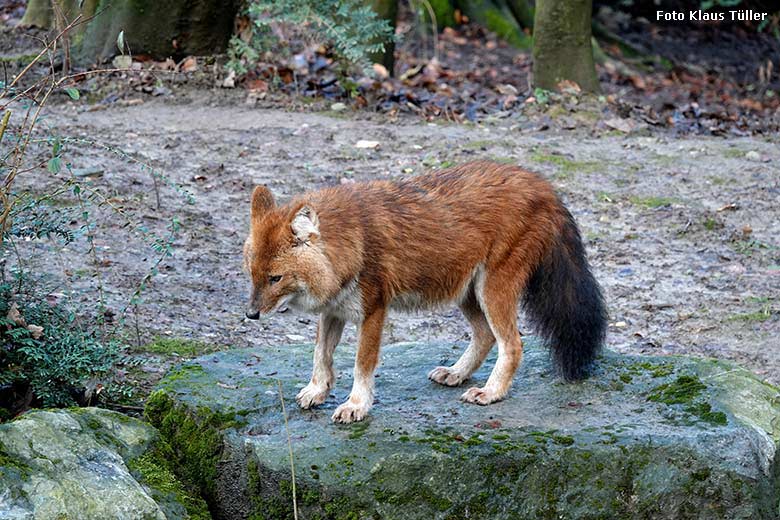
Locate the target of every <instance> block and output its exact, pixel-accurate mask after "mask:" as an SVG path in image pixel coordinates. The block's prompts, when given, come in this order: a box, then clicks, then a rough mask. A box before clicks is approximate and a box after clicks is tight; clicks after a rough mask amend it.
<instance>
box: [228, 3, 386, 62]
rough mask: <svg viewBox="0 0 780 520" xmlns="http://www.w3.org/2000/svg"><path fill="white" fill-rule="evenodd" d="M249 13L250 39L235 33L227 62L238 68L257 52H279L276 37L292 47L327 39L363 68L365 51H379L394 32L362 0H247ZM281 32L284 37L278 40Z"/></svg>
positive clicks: (345, 59) (347, 59)
mask: <svg viewBox="0 0 780 520" xmlns="http://www.w3.org/2000/svg"><path fill="white" fill-rule="evenodd" d="M248 14H249V16H250V18H251V19H252V22H253V24H254V31H253V32H252V36H251V38H250V39H249V42H245V41H244V40H241V39H239V38H234V40H233V42H232V45H231V51H230V57H231V60H230V66H231V67H232V68H233V69H234V70H235V71H236V72H239V73H241V72H245V71H246V68H245V65H244V63H245V62H252V61H254V60H255V59H257V56H258V54H257V53H258V52H265V51H270V50H272V49H273V50H274V52H279V51H280V47H279V43H283V44H285V45H287V46H288V50H292V51H293V52H297V51H300V50H302V49H301V48H300V47H302V42H303V41H307V40H308V41H309V42H316V43H319V44H326V45H329V46H330V47H331V50H332V52H333V54H334V56H335V57H336V58H337V59H338V60H339V61H340V62H342V64H344V65H345V66H348V65H357V66H359V67H361V68H363V69H364V70H368V69H370V66H371V63H370V60H369V56H370V55H372V54H374V53H379V52H383V51H384V42H386V41H389V40H390V38H392V36H393V31H392V28H391V27H390V24H388V23H387V21H386V20H381V19H379V17H378V16H377V14H376V13H375V12H374V10H373V9H372V8H371V7H370V6H369V5H367V4H366V2H364V1H362V0H322V1H318V0H250V3H249V8H248ZM274 26H275V27H277V28H281V30H276V31H275V30H273V28H274ZM282 34H284V35H285V38H284V39H285V40H286V41H281V42H280V39H281V38H280V36H281V35H282ZM296 47H298V48H296Z"/></svg>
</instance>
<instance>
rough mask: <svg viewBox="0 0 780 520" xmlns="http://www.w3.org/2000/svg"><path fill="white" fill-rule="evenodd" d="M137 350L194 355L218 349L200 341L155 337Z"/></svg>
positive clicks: (186, 356)
mask: <svg viewBox="0 0 780 520" xmlns="http://www.w3.org/2000/svg"><path fill="white" fill-rule="evenodd" d="M136 350H137V351H139V352H147V353H150V354H161V355H164V356H176V357H185V358H188V357H196V356H200V355H203V354H208V353H209V352H215V351H217V350H220V349H219V348H218V347H216V346H214V345H211V344H209V343H204V342H201V341H193V340H189V339H181V338H156V339H155V340H154V341H152V342H151V343H147V344H146V345H143V346H141V347H138V348H137V349H136Z"/></svg>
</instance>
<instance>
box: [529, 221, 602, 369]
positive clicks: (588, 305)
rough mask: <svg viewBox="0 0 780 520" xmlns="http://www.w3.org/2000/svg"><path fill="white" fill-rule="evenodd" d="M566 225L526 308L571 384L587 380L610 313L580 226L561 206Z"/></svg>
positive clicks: (541, 268)
mask: <svg viewBox="0 0 780 520" xmlns="http://www.w3.org/2000/svg"><path fill="white" fill-rule="evenodd" d="M561 211H562V212H563V213H564V217H565V218H564V224H563V226H562V227H561V229H560V233H559V235H558V236H557V237H556V238H555V240H554V242H553V245H552V247H551V248H550V250H549V251H548V252H547V255H546V256H545V257H544V259H543V260H542V262H541V263H540V264H539V265H538V266H537V268H536V271H535V272H534V274H533V275H532V276H531V280H530V281H529V283H528V286H527V287H526V290H525V295H524V297H523V306H524V308H525V310H526V313H527V314H528V316H529V318H530V319H531V321H532V322H533V324H534V325H535V326H536V329H537V333H538V334H539V335H540V336H541V337H542V338H543V339H545V340H546V341H547V342H548V343H549V345H550V348H551V349H552V356H553V359H554V361H555V365H556V367H557V369H558V371H559V372H560V373H561V375H562V376H563V377H564V379H566V380H567V381H577V380H580V379H584V378H585V377H587V376H588V372H589V370H590V368H591V366H592V365H593V361H594V359H595V358H596V355H597V354H598V353H599V350H600V349H601V345H602V343H603V342H604V336H605V334H606V328H607V311H606V308H605V306H604V298H603V297H602V295H601V289H600V288H599V285H598V283H597V282H596V280H595V279H594V278H593V274H591V272H590V268H589V267H588V261H587V258H586V256H585V248H584V247H583V245H582V239H581V237H580V232H579V230H578V229H577V224H576V223H575V222H574V218H573V217H572V216H571V213H569V211H568V210H566V209H565V208H563V207H562V206H561Z"/></svg>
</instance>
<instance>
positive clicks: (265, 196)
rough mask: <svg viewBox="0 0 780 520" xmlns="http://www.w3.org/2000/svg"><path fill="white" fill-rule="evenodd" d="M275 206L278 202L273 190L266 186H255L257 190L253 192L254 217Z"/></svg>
mask: <svg viewBox="0 0 780 520" xmlns="http://www.w3.org/2000/svg"><path fill="white" fill-rule="evenodd" d="M275 206H276V202H274V196H273V195H271V190H269V189H268V188H266V187H265V186H255V190H254V191H253V192H252V219H253V220H254V219H256V218H260V217H262V216H263V215H265V213H266V212H267V211H268V210H269V209H271V208H273V207H275Z"/></svg>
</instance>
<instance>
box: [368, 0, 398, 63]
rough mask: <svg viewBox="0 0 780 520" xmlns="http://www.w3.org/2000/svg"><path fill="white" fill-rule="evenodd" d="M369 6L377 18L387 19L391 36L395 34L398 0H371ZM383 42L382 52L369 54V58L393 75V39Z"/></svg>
mask: <svg viewBox="0 0 780 520" xmlns="http://www.w3.org/2000/svg"><path fill="white" fill-rule="evenodd" d="M371 7H373V9H374V11H375V12H376V14H377V16H378V17H379V18H381V19H383V20H387V23H389V24H390V27H392V28H393V36H395V26H396V21H397V19H398V0H371ZM384 43H385V50H384V52H377V53H376V54H373V55H371V56H369V59H370V60H371V62H372V63H380V64H382V65H383V66H384V67H385V68H386V69H387V72H388V73H389V74H390V75H391V76H393V69H394V68H395V39H390V40H388V41H386V42H384Z"/></svg>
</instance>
